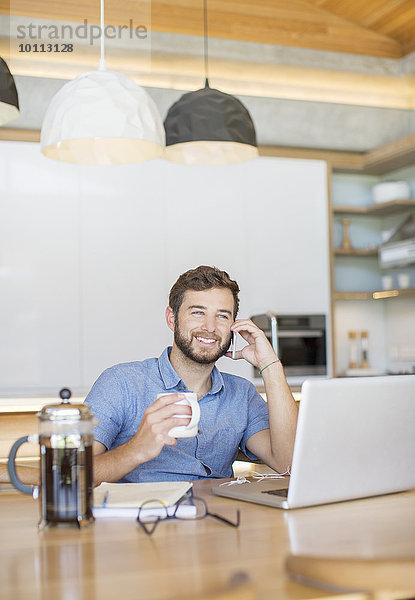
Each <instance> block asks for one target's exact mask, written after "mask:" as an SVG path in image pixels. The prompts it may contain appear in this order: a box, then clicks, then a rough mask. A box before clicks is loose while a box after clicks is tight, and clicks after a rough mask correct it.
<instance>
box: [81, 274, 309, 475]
mask: <svg viewBox="0 0 415 600" xmlns="http://www.w3.org/2000/svg"><path fill="white" fill-rule="evenodd" d="M238 293H239V287H238V284H237V283H236V281H233V280H232V279H230V277H229V275H228V274H227V273H226V272H225V271H220V270H219V269H217V268H215V267H206V266H200V267H198V268H196V269H193V270H190V271H187V272H186V273H183V274H182V275H181V276H180V277H179V279H178V280H177V281H176V283H175V284H174V285H173V287H172V289H171V291H170V296H169V306H168V307H167V309H166V322H167V325H168V327H169V328H170V329H171V330H172V331H173V333H174V341H173V346H172V347H171V348H166V349H165V350H164V352H163V353H162V355H161V356H160V357H159V358H158V359H156V358H152V359H147V360H144V361H142V362H133V363H125V364H121V365H116V366H114V367H111V368H110V369H107V370H106V371H104V373H103V374H102V375H101V376H100V377H99V378H98V380H97V381H96V382H95V384H94V386H93V387H92V389H91V391H90V393H89V394H88V396H87V398H86V402H87V403H88V404H89V405H90V407H91V409H92V412H93V413H94V415H95V417H96V419H97V420H98V421H99V425H98V426H97V427H96V430H95V441H94V472H95V483H96V484H99V483H101V482H102V481H110V482H111V481H113V482H114V481H125V482H138V481H163V480H164V481H169V480H170V481H174V480H191V479H201V478H205V477H232V463H233V461H234V460H235V458H236V456H237V454H238V449H239V448H241V449H242V450H243V451H244V452H245V454H246V455H247V456H248V457H249V458H251V459H255V458H260V459H262V460H263V461H264V462H265V463H266V464H267V465H269V466H270V467H271V468H273V469H275V470H276V471H279V472H281V471H286V469H287V467H288V466H289V465H290V464H291V459H292V452H293V447H294V437H295V430H296V422H297V406H296V403H295V400H294V399H293V397H292V394H291V392H290V389H289V387H288V384H287V382H286V379H285V376H284V372H283V367H282V365H281V362H280V361H279V359H278V357H277V356H276V354H275V352H274V350H273V349H272V346H271V344H270V343H269V341H268V340H267V338H266V336H265V334H264V333H263V331H261V330H260V329H259V328H258V327H256V326H255V325H254V324H253V323H252V321H250V320H247V319H238V320H235V317H236V315H237V312H238V307H239V298H238ZM236 333H239V334H240V335H241V336H242V338H243V339H244V340H245V341H246V342H247V345H246V346H245V347H244V348H243V349H242V350H239V351H237V352H236V355H235V359H236V360H239V359H245V360H247V361H248V362H250V363H251V364H252V365H254V366H255V367H257V368H258V369H259V370H260V372H261V374H262V378H263V381H264V385H265V391H266V395H267V400H268V403H265V402H264V400H263V399H262V398H261V396H260V395H259V394H258V393H257V392H256V390H255V387H254V386H253V385H252V384H251V383H250V382H248V381H247V380H245V379H243V378H241V377H237V376H235V375H230V374H227V373H220V372H219V370H218V369H217V368H216V367H215V363H216V361H217V360H218V359H219V358H220V357H221V356H228V357H229V358H231V357H232V353H231V352H228V349H229V347H230V343H231V339H232V335H233V334H236ZM186 391H192V392H196V393H197V397H198V400H199V406H200V411H201V418H200V423H199V432H198V434H197V435H196V437H191V438H180V439H176V438H172V437H170V436H169V435H168V432H169V431H170V429H171V428H172V427H175V426H176V425H183V423H184V424H186V423H188V422H189V420H187V419H185V420H183V417H181V418H180V417H177V416H175V415H178V414H180V415H189V419H190V413H191V409H190V407H189V406H185V405H178V404H175V403H176V402H177V401H178V400H180V399H182V398H183V396H181V394H180V392H186ZM162 392H166V394H170V395H168V396H162V397H160V398H159V399H157V400H156V396H157V394H160V393H162Z"/></svg>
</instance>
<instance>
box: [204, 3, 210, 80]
mask: <svg viewBox="0 0 415 600" xmlns="http://www.w3.org/2000/svg"><path fill="white" fill-rule="evenodd" d="M203 29H204V55H205V87H209V72H208V55H209V49H208V20H207V0H203Z"/></svg>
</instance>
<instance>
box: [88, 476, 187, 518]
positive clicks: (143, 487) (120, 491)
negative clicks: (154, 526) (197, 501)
mask: <svg viewBox="0 0 415 600" xmlns="http://www.w3.org/2000/svg"><path fill="white" fill-rule="evenodd" d="M191 488H192V483H191V482H189V481H173V482H172V481H157V482H151V483H101V485H100V486H98V487H97V488H95V490H94V508H93V513H94V516H95V517H126V518H136V517H137V514H138V508H139V507H140V506H142V505H143V504H144V503H145V508H144V509H143V511H144V512H143V513H142V516H144V513H146V514H147V513H148V516H151V515H159V516H163V515H165V514H166V512H167V514H168V515H169V516H171V515H173V514H174V511H175V510H176V503H177V502H178V501H179V500H180V499H181V498H182V497H183V496H184V495H185V494H186V492H188V491H189V490H190V489H191ZM152 501H154V502H152ZM161 506H163V507H165V508H161ZM179 511H180V516H181V517H182V518H192V516H194V515H195V514H196V509H195V507H194V506H191V505H189V504H186V505H181V506H180V507H179ZM178 516H179V515H178Z"/></svg>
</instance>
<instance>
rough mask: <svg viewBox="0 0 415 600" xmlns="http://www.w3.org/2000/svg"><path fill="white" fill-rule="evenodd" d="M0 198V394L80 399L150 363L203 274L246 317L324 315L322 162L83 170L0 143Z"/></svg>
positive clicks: (34, 148)
mask: <svg viewBox="0 0 415 600" xmlns="http://www.w3.org/2000/svg"><path fill="white" fill-rule="evenodd" d="M0 198H1V202H0V211H1V216H0V298H1V300H0V302H1V309H2V310H1V311H0V331H1V337H0V365H1V367H0V369H1V371H0V393H3V394H8V393H15V392H16V393H24V392H27V393H33V392H36V391H39V392H48V391H51V392H56V390H57V389H59V388H60V387H61V386H62V385H67V386H70V387H72V388H73V389H74V390H79V391H85V390H88V389H89V387H90V385H91V384H92V383H93V381H94V380H95V378H96V377H97V376H98V375H99V373H100V372H101V371H102V370H103V369H104V368H106V367H107V366H109V365H111V364H114V363H117V362H123V361H129V360H140V359H143V358H146V357H148V356H158V355H159V354H160V352H161V350H162V349H163V347H164V346H165V345H167V344H168V343H169V342H170V341H171V334H170V331H169V330H168V329H167V326H166V325H165V322H164V309H165V307H166V305H167V299H168V292H169V289H170V287H171V285H172V284H173V283H174V281H175V280H176V278H177V276H178V275H179V274H180V273H181V272H183V271H184V270H186V269H188V268H191V267H195V266H197V265H199V264H209V265H216V266H218V267H220V268H223V269H225V270H227V271H228V272H229V273H230V275H231V276H232V277H233V278H235V279H237V281H238V282H239V284H240V287H241V290H242V292H241V310H240V316H249V315H251V314H254V313H258V312H263V311H266V310H269V309H272V310H274V311H275V312H277V313H278V312H280V313H297V312H300V313H301V312H304V313H311V312H320V313H322V312H324V313H328V310H329V266H328V234H327V230H328V227H327V192H326V167H325V163H323V162H320V161H305V160H292V159H270V158H261V159H258V160H256V161H251V162H248V163H243V164H238V165H231V166H226V167H184V166H179V165H174V164H170V163H167V162H164V161H161V160H159V161H152V162H150V163H144V164H135V165H123V166H119V167H105V168H104V167H79V166H74V165H70V164H61V163H58V162H55V161H51V160H48V159H46V158H44V157H43V156H42V155H41V154H40V151H39V146H38V145H37V144H28V143H11V142H1V143H0ZM221 368H223V369H224V370H228V371H229V372H236V373H239V374H242V375H244V376H247V377H250V376H251V368H250V367H249V365H247V364H244V363H243V362H242V361H238V363H231V361H229V360H228V359H221Z"/></svg>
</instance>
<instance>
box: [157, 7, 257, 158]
mask: <svg viewBox="0 0 415 600" xmlns="http://www.w3.org/2000/svg"><path fill="white" fill-rule="evenodd" d="M203 16H204V58H205V78H206V82H205V87H204V88H202V89H200V90H196V91H194V92H190V93H188V94H184V95H183V96H182V97H181V98H180V99H179V100H178V101H177V102H175V104H173V105H172V106H171V107H170V109H169V111H168V113H167V116H166V119H165V121H164V128H165V130H166V148H165V150H164V155H163V158H165V159H167V160H170V161H173V162H177V163H183V164H187V165H224V164H230V163H235V162H242V161H245V160H249V159H252V158H256V157H257V156H258V149H257V143H256V134H255V127H254V124H253V121H252V118H251V115H250V114H249V112H248V111H247V109H246V108H245V106H244V105H243V104H242V102H240V101H239V100H238V99H237V98H235V97H234V96H232V95H231V94H225V93H224V92H221V91H220V90H216V89H213V88H211V87H209V80H208V48H207V45H208V34H207V0H204V3H203Z"/></svg>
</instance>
